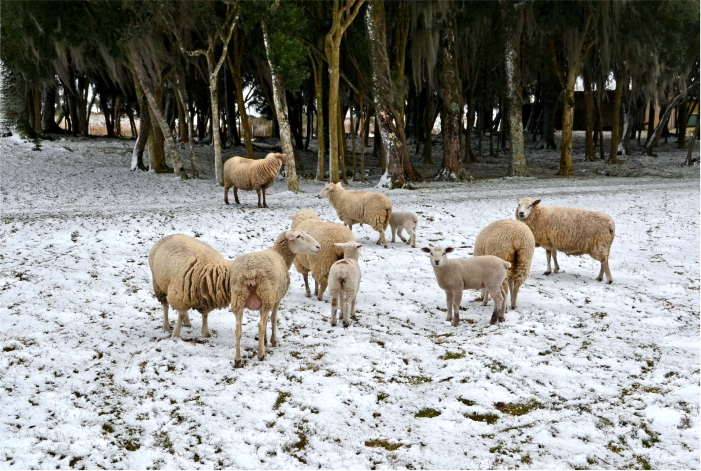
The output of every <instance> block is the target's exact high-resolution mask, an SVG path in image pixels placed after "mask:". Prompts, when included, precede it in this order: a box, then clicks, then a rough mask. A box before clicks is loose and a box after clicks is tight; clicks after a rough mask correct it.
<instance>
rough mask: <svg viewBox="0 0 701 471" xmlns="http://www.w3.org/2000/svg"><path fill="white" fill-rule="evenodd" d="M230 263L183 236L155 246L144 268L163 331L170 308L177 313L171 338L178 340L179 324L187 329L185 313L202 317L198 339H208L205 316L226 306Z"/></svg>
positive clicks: (176, 236)
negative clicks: (192, 311)
mask: <svg viewBox="0 0 701 471" xmlns="http://www.w3.org/2000/svg"><path fill="white" fill-rule="evenodd" d="M232 263H233V260H227V259H225V258H224V257H223V256H222V255H221V254H220V253H219V252H217V251H216V250H214V249H213V248H212V247H210V246H209V245H207V244H205V243H204V242H201V241H199V240H197V239H194V238H192V237H190V236H186V235H184V234H173V235H169V236H167V237H164V238H162V239H161V240H159V241H158V242H156V243H155V244H154V246H153V248H152V249H151V252H150V253H149V256H148V264H149V267H150V268H151V276H152V279H153V291H154V293H155V295H156V299H158V300H159V301H160V302H161V305H162V306H163V330H164V331H165V332H169V331H170V325H169V323H168V307H169V305H170V306H172V307H173V309H175V310H176V311H178V319H177V321H176V323H175V328H174V329H173V334H172V337H180V328H181V326H182V325H183V324H185V325H186V326H189V325H190V317H189V316H188V309H195V310H197V311H199V312H200V313H201V314H202V336H204V337H209V336H210V333H209V327H208V326H207V315H208V314H209V313H210V312H211V311H213V310H215V309H222V308H224V307H226V306H228V305H229V303H230V289H229V288H230V286H229V283H230V280H231V266H232Z"/></svg>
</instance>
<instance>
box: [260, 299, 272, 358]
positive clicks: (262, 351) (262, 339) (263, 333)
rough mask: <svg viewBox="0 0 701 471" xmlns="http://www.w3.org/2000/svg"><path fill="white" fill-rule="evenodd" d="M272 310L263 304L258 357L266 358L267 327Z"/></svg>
mask: <svg viewBox="0 0 701 471" xmlns="http://www.w3.org/2000/svg"><path fill="white" fill-rule="evenodd" d="M269 314H270V310H269V309H266V306H265V305H263V306H262V307H261V308H260V322H258V359H259V360H260V361H263V360H265V339H266V336H267V333H266V327H267V326H268V315H269Z"/></svg>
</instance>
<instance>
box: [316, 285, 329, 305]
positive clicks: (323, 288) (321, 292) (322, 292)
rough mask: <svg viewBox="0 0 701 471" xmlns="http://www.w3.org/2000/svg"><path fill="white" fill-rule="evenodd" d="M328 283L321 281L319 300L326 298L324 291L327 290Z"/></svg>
mask: <svg viewBox="0 0 701 471" xmlns="http://www.w3.org/2000/svg"><path fill="white" fill-rule="evenodd" d="M328 285H329V284H328V283H324V282H323V281H322V282H321V283H319V296H318V297H317V299H318V300H319V301H322V300H323V299H324V292H325V291H326V287H327V286H328Z"/></svg>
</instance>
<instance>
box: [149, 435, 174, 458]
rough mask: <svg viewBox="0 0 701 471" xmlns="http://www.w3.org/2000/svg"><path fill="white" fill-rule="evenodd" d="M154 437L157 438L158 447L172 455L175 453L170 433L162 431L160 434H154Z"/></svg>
mask: <svg viewBox="0 0 701 471" xmlns="http://www.w3.org/2000/svg"><path fill="white" fill-rule="evenodd" d="M153 437H154V438H155V441H156V445H157V446H159V447H161V448H163V449H164V450H166V451H167V452H168V453H170V454H171V455H172V454H174V453H175V450H173V442H171V441H170V436H168V432H166V431H165V430H161V431H160V432H156V433H154V434H153Z"/></svg>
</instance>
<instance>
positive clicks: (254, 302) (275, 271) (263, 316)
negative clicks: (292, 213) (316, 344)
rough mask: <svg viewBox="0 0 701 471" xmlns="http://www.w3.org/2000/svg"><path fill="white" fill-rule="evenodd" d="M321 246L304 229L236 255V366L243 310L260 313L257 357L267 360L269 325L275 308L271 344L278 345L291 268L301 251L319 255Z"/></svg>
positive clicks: (233, 287)
mask: <svg viewBox="0 0 701 471" xmlns="http://www.w3.org/2000/svg"><path fill="white" fill-rule="evenodd" d="M320 250H321V245H319V243H318V242H317V241H316V240H314V238H313V237H312V236H310V235H309V234H307V233H306V232H304V231H297V230H294V231H293V230H290V231H285V232H283V233H282V234H280V235H279V236H278V238H277V240H276V241H275V244H274V245H273V247H272V248H270V249H268V250H263V251H261V252H254V253H249V254H244V255H239V256H238V257H236V258H235V259H234V260H233V262H232V264H231V311H232V312H233V313H234V315H236V356H235V366H236V368H241V367H242V366H243V362H242V361H241V331H242V321H243V310H244V309H250V310H252V311H259V312H260V322H259V323H258V359H259V360H263V359H265V344H267V343H268V339H267V337H266V326H267V324H268V315H269V314H270V311H271V310H272V315H271V323H272V336H271V337H270V344H271V345H272V346H273V347H275V346H277V310H278V308H279V307H280V301H281V300H282V298H283V297H284V296H285V294H286V293H287V289H288V288H289V287H290V273H289V270H290V267H291V266H292V261H293V260H294V258H295V256H296V255H298V254H310V255H311V254H316V253H319V251H320Z"/></svg>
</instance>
